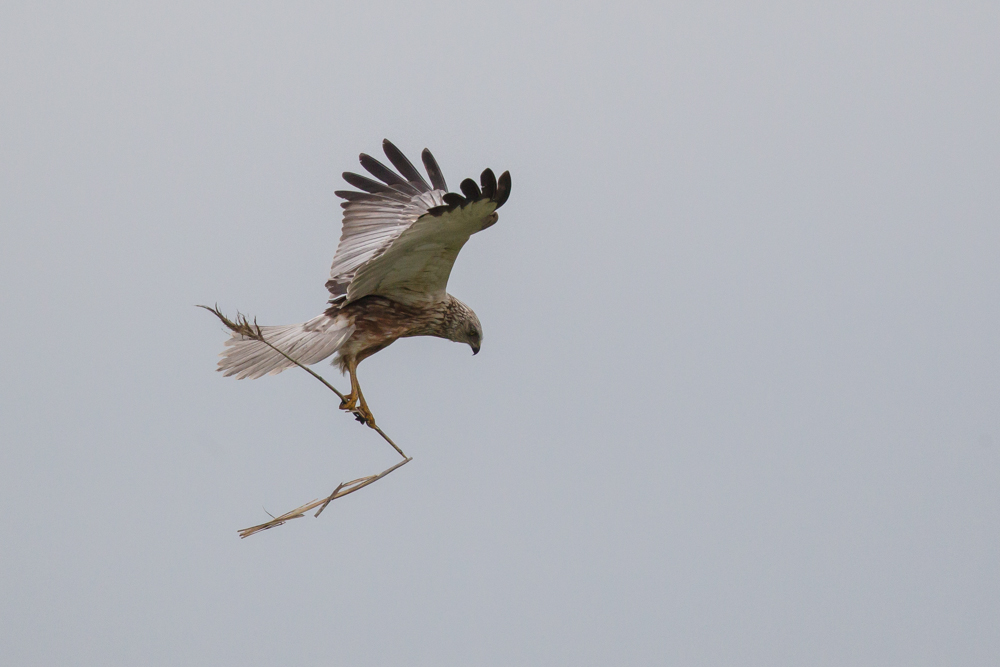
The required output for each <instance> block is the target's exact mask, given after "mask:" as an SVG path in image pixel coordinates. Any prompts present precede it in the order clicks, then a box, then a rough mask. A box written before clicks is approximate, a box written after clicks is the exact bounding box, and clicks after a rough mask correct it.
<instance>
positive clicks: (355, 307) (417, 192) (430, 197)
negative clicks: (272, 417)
mask: <svg viewBox="0 0 1000 667" xmlns="http://www.w3.org/2000/svg"><path fill="white" fill-rule="evenodd" d="M382 148H383V150H384V151H385V155H386V157H387V158H389V162H390V163H391V164H392V165H393V166H394V167H395V168H396V171H393V170H392V169H390V168H389V167H387V166H386V165H384V164H382V163H381V162H379V161H378V160H376V159H375V158H373V157H371V156H370V155H365V154H364V153H362V154H361V166H363V167H364V168H365V169H366V170H367V171H368V172H369V173H370V174H371V175H372V176H374V177H375V178H376V179H378V180H377V181H376V180H372V179H370V178H367V177H365V176H360V175H358V174H353V173H351V172H345V173H344V180H345V181H347V182H348V184H350V185H352V186H354V187H355V188H357V189H358V190H340V191H337V192H336V193H335V194H336V195H337V196H339V197H341V198H343V199H345V200H346V201H345V202H343V203H342V204H341V206H343V208H344V223H343V231H342V234H341V237H340V245H339V246H338V247H337V252H336V254H335V255H334V257H333V266H332V267H331V268H330V280H328V281H327V283H326V287H327V289H328V290H329V292H330V300H329V302H328V304H327V308H326V310H325V311H324V312H323V314H321V315H319V316H317V317H314V318H313V319H311V320H309V321H308V322H303V323H301V324H292V325H286V326H264V327H260V332H261V334H262V335H263V337H264V339H265V340H267V341H268V342H269V343H271V344H272V345H274V346H275V347H277V348H279V349H280V350H281V351H283V352H284V353H285V354H287V355H288V356H289V357H292V358H294V359H295V360H296V361H298V362H300V363H302V364H306V365H308V364H315V363H317V362H319V361H322V360H323V359H326V358H327V357H329V356H330V355H333V354H336V355H337V356H336V357H335V358H334V361H333V363H334V365H339V366H340V370H341V372H346V373H349V374H350V377H351V391H350V393H349V394H347V396H346V397H345V398H344V400H343V401H342V402H341V404H340V407H341V409H343V410H349V411H353V412H354V413H355V414H356V415H357V416H358V418H359V419H360V420H362V421H364V422H366V423H367V424H368V425H370V426H374V425H375V419H374V417H373V416H372V413H371V410H370V409H369V408H368V404H367V403H366V402H365V397H364V394H362V393H361V386H360V385H359V384H358V376H357V368H358V364H359V363H361V362H362V361H363V360H364V359H366V358H367V357H370V356H371V355H373V354H375V353H376V352H378V351H379V350H382V349H384V348H386V347H387V346H389V345H391V344H392V343H393V342H394V341H395V340H396V339H397V338H405V337H408V336H437V337H438V338H446V339H448V340H451V341H455V342H456V343H466V344H468V345H469V347H471V348H472V353H473V354H476V353H478V352H479V346H480V345H481V344H482V341H483V328H482V325H481V324H480V323H479V318H478V317H476V314H475V313H474V312H472V309H471V308H469V307H468V306H466V305H465V304H464V303H462V302H461V301H459V300H458V299H456V298H455V297H453V296H452V295H450V294H448V293H447V292H446V291H445V288H446V287H447V285H448V276H449V275H450V274H451V267H452V265H453V264H454V263H455V258H456V257H458V252H459V251H460V250H461V249H462V246H464V245H465V242H466V241H468V240H469V237H470V236H471V235H472V234H475V233H476V232H479V231H482V230H484V229H486V228H487V227H489V226H491V225H493V224H494V223H496V221H497V218H498V215H497V212H496V211H497V209H498V208H500V207H501V206H503V205H504V203H505V202H506V201H507V197H508V195H510V172H506V171H505V172H504V173H503V174H502V175H501V176H500V178H499V179H498V178H497V177H496V176H495V175H494V174H493V172H492V171H491V170H490V169H486V170H485V171H484V172H483V173H482V175H481V177H480V181H479V182H480V185H476V183H475V181H473V180H472V179H470V178H467V179H465V180H464V181H462V184H461V186H460V189H461V191H462V194H457V193H454V192H448V186H447V184H446V183H445V180H444V176H443V175H442V173H441V169H440V167H438V164H437V161H436V160H435V159H434V156H433V155H431V152H430V151H428V150H427V149H424V151H423V153H422V154H421V158H422V159H423V163H424V167H425V168H426V170H427V175H428V176H429V177H430V183H428V182H427V180H425V179H424V177H423V176H422V175H421V173H420V172H419V171H417V169H416V168H415V167H414V166H413V164H412V163H411V162H410V161H409V160H408V159H407V158H406V156H404V155H403V153H402V152H400V150H399V149H398V148H396V147H395V146H394V145H393V144H392V143H391V142H390V141H389V140H388V139H386V140H385V141H383V142H382ZM226 348H227V349H226V350H224V351H223V352H222V354H221V357H222V359H221V360H220V361H219V368H218V370H220V371H222V372H223V373H224V374H225V375H227V376H231V375H234V376H236V378H237V379H243V378H258V377H261V376H263V375H267V374H273V373H280V372H281V371H283V370H284V369H286V368H289V367H291V366H293V365H294V364H293V363H292V362H291V361H289V360H288V359H286V358H285V357H284V356H282V355H281V354H279V353H278V352H276V351H275V350H273V349H271V348H270V347H268V346H267V345H265V344H264V343H262V342H261V341H259V340H254V339H251V338H247V337H245V336H242V335H240V334H239V333H233V335H232V337H231V338H230V339H229V340H228V341H226Z"/></svg>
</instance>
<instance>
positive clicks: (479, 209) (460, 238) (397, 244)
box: [347, 200, 497, 302]
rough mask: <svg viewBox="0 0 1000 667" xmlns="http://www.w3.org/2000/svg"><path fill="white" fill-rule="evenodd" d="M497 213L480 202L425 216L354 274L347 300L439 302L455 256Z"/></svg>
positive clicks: (482, 201) (489, 205) (489, 202)
mask: <svg viewBox="0 0 1000 667" xmlns="http://www.w3.org/2000/svg"><path fill="white" fill-rule="evenodd" d="M496 208H497V207H496V202H492V201H489V200H480V201H475V202H471V203H469V204H467V205H465V206H463V207H459V208H455V209H452V210H450V211H447V212H445V213H442V214H441V215H437V216H435V215H430V214H428V215H424V216H423V217H421V218H420V219H419V220H417V221H416V222H414V223H413V224H412V225H410V226H409V227H408V228H407V229H406V230H405V231H403V232H402V233H401V234H399V235H398V237H397V238H396V239H395V240H394V241H393V242H392V243H391V245H390V246H389V247H387V248H386V249H385V251H384V252H382V253H381V254H379V255H377V256H375V257H373V258H372V259H371V260H370V261H369V262H368V264H366V265H365V266H363V267H362V268H361V269H360V270H359V271H358V272H357V274H356V275H355V277H354V280H353V281H352V282H351V285H350V288H349V289H348V293H347V299H348V301H353V300H355V299H359V298H361V297H362V296H366V295H368V294H378V295H381V296H387V297H393V298H398V299H399V300H401V301H404V302H409V301H414V300H437V299H440V298H443V297H444V292H445V288H446V287H447V286H448V277H449V276H450V275H451V269H452V266H454V264H455V259H456V258H457V257H458V253H459V251H460V250H461V249H462V246H464V245H465V243H466V241H468V240H469V237H470V236H471V235H472V234H474V233H476V232H478V231H480V230H481V229H483V226H484V225H486V224H487V223H488V222H490V220H491V216H492V215H493V212H494V211H495V210H496Z"/></svg>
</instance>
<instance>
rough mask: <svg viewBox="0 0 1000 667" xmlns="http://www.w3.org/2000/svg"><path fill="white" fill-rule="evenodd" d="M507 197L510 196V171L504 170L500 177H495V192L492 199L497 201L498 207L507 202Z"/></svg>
mask: <svg viewBox="0 0 1000 667" xmlns="http://www.w3.org/2000/svg"><path fill="white" fill-rule="evenodd" d="M507 197H510V172H509V171H505V172H504V173H502V174H500V178H499V179H497V190H496V194H495V195H494V196H493V201H495V202H496V203H497V208H500V207H501V206H503V205H504V204H506V203H507Z"/></svg>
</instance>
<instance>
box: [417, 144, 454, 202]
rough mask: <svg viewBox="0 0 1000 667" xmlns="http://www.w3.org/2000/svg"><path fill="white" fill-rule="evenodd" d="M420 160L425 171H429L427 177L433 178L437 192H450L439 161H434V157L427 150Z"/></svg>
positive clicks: (432, 181)
mask: <svg viewBox="0 0 1000 667" xmlns="http://www.w3.org/2000/svg"><path fill="white" fill-rule="evenodd" d="M420 159H421V160H423V162H424V169H426V170H427V175H428V176H430V177H431V185H433V186H434V189H435V190H444V191H445V192H447V191H448V184H447V183H446V182H445V180H444V174H442V173H441V167H439V166H438V163H437V160H435V159H434V155H433V154H431V152H430V151H429V150H427V149H426V148H425V149H424V150H423V152H422V153H420Z"/></svg>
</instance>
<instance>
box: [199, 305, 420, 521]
mask: <svg viewBox="0 0 1000 667" xmlns="http://www.w3.org/2000/svg"><path fill="white" fill-rule="evenodd" d="M198 307H199V308H204V309H205V310H207V311H208V312H210V313H212V314H213V315H215V316H216V317H218V318H219V320H220V321H221V322H222V323H223V324H224V325H225V326H226V328H227V329H229V330H230V331H232V332H233V333H235V334H238V335H240V336H243V337H244V338H249V339H251V340H256V341H260V342H261V343H263V344H264V345H267V346H268V347H269V348H271V349H272V350H274V351H275V352H277V353H278V354H280V355H281V356H283V357H284V358H285V359H288V361H290V362H292V363H293V364H295V365H296V366H298V367H299V368H301V369H302V370H304V371H305V372H306V373H309V375H311V376H313V377H314V378H316V379H317V380H319V381H320V382H322V383H323V386H324V387H326V388H327V389H329V390H330V391H332V392H333V393H334V394H336V395H337V396H338V397H339V398H340V400H341V401H343V400H344V394H342V393H340V392H339V391H337V388H336V387H334V386H333V385H332V384H330V383H329V382H327V381H326V379H325V378H323V377H322V376H321V375H319V374H318V373H316V372H315V371H313V370H312V369H311V368H309V367H307V366H304V365H302V364H301V363H299V362H298V361H297V360H296V359H294V358H292V357H290V356H288V355H287V354H286V353H285V352H284V351H283V350H281V349H279V348H277V347H275V346H274V345H272V344H271V342H270V341H268V340H266V339H265V338H264V334H263V332H262V331H261V328H260V326H259V325H258V324H257V320H256V319H254V321H253V323H251V322H250V319H249V318H248V317H247V316H246V315H243V314H242V313H236V320H235V321H233V320H231V319H229V318H228V317H226V316H225V315H223V314H222V311H220V310H219V306H218V305H216V306H215V307H214V308H209V307H208V306H198ZM352 413H353V414H354V416H355V417H356V418H357V419H358V421H360V422H362V423H366V422H365V421H364V419H362V418H361V414H360V413H359V412H358V411H357V410H354V411H352ZM368 426H369V427H370V428H371V429H372V430H373V431H375V432H376V433H378V434H379V435H380V436H381V437H382V439H383V440H385V441H386V442H387V443H389V445H391V446H392V448H393V449H395V450H396V452H397V453H398V454H399V455H400V456H401V457H403V460H402V461H400V462H399V463H397V464H396V465H394V466H392V467H390V468H387V469H385V470H383V471H382V472H380V473H379V474H377V475H369V476H368V477H359V478H358V479H355V480H351V481H350V482H341V483H340V484H338V485H337V488H336V489H334V490H333V493H331V494H330V495H329V496H327V497H326V498H322V499H319V500H313V501H312V502H309V503H306V504H305V505H302V506H301V507H297V508H295V509H293V510H292V511H290V512H286V513H284V514H282V515H281V516H278V517H274V518H272V519H271V520H270V521H267V522H265V523H262V524H259V525H257V526H251V527H250V528H244V529H242V530H240V531H239V534H240V537H241V538H242V537H249V536H251V535H253V534H254V533H259V532H261V531H262V530H268V529H270V528H276V527H278V526H280V525H282V524H283V523H285V522H286V521H290V520H292V519H298V518H299V517H302V516H305V513H306V512H308V511H309V510H311V509H313V508H314V507H319V509H318V510H316V514H315V515H313V516H317V517H318V516H319V515H320V514H322V513H323V510H325V509H326V506H327V505H329V504H330V503H331V502H333V501H334V500H336V499H337V498H343V497H344V496H346V495H348V494H351V493H354V492H355V491H358V490H360V489H363V488H365V487H366V486H368V485H369V484H373V483H375V482H377V481H378V480H380V479H382V478H383V477H385V476H386V475H388V474H389V473H391V472H392V471H393V470H395V469H397V468H400V467H402V466H404V465H406V464H407V463H409V462H410V461H412V460H413V458H412V457H410V456H407V455H406V454H404V453H403V450H402V449H400V448H399V445H397V444H396V443H395V442H393V441H392V438H390V437H389V436H388V435H386V434H385V432H384V431H383V430H382V429H381V428H379V427H378V426H377V425H375V424H372V423H370V422H369V423H368Z"/></svg>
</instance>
